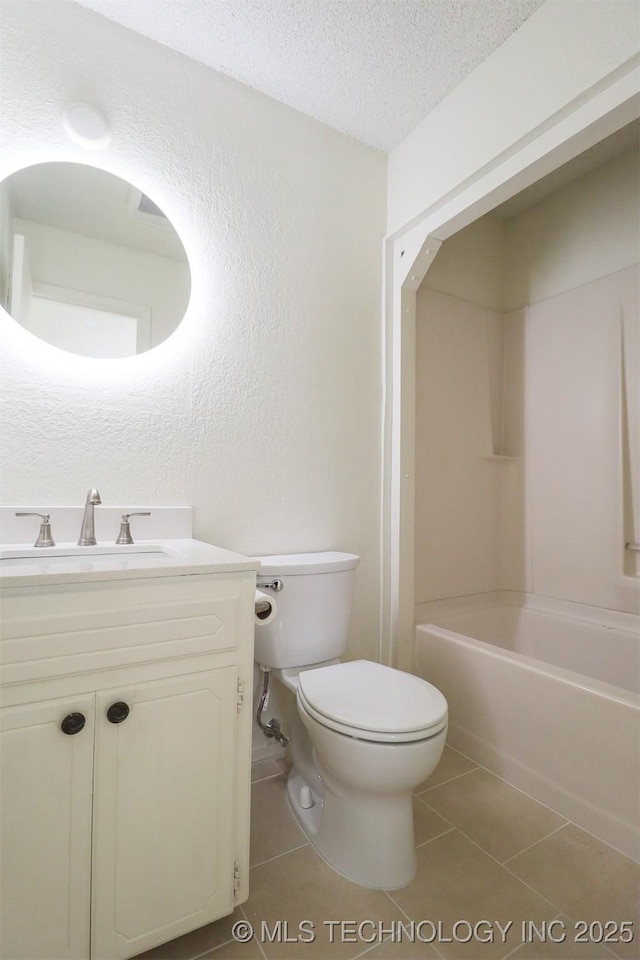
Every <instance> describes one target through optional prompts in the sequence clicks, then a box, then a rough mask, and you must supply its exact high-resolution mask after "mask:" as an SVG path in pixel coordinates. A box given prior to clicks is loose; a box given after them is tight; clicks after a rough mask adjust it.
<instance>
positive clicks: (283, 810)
mask: <svg viewBox="0 0 640 960" xmlns="http://www.w3.org/2000/svg"><path fill="white" fill-rule="evenodd" d="M286 789H287V782H286V780H285V778H284V777H281V776H278V777H272V778H271V779H269V780H261V781H259V782H258V783H254V784H253V787H252V790H251V865H252V866H253V865H255V864H256V863H262V861H263V860H270V859H271V858H272V857H277V856H280V854H282V853H286V851H287V850H293V849H294V848H295V847H299V846H300V844H303V843H306V842H307V838H306V837H305V835H304V833H303V832H302V830H301V829H300V827H299V826H298V824H297V823H296V822H295V820H294V818H293V814H292V813H291V811H290V810H289V803H288V800H287V796H286Z"/></svg>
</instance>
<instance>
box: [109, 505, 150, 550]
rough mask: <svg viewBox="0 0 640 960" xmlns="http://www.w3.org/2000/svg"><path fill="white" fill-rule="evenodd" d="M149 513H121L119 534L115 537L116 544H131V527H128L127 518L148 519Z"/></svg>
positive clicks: (148, 511) (147, 511)
mask: <svg viewBox="0 0 640 960" xmlns="http://www.w3.org/2000/svg"><path fill="white" fill-rule="evenodd" d="M150 516H151V511H150V510H145V511H138V512H137V513H123V514H122V521H121V523H120V533H119V534H118V536H117V537H116V543H133V537H132V536H131V527H130V526H129V517H150Z"/></svg>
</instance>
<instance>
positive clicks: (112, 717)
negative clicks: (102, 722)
mask: <svg viewBox="0 0 640 960" xmlns="http://www.w3.org/2000/svg"><path fill="white" fill-rule="evenodd" d="M128 716H129V706H128V704H126V703H123V701H122V700H118V701H117V703H112V704H111V706H110V707H109V709H108V710H107V720H108V721H109V723H122V721H123V720H126V719H127V717H128Z"/></svg>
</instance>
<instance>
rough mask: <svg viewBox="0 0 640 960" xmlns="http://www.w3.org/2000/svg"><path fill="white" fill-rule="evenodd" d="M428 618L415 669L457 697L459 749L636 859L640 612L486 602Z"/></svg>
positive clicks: (639, 831) (454, 734)
mask: <svg viewBox="0 0 640 960" xmlns="http://www.w3.org/2000/svg"><path fill="white" fill-rule="evenodd" d="M467 605H468V601H467ZM440 606H442V605H440ZM449 606H451V604H449ZM429 619H430V621H431V622H430V623H424V624H420V625H419V626H418V627H417V628H416V673H417V674H418V675H419V676H421V677H424V678H425V679H426V680H429V681H430V682H431V683H434V684H435V685H436V686H437V687H439V689H440V690H442V692H443V693H444V695H445V697H446V698H447V700H448V702H449V716H450V720H449V736H448V742H449V743H450V744H451V746H453V747H455V748H457V749H459V750H460V751H461V752H462V753H465V754H466V755H467V756H469V757H471V758H472V759H474V760H475V761H476V762H477V763H481V764H483V765H484V766H486V767H488V768H489V769H490V770H493V771H494V772H495V773H496V774H498V776H500V777H503V778H504V779H505V780H508V781H509V782H510V783H512V784H514V785H515V786H517V787H519V788H520V789H522V790H524V791H525V792H526V793H528V794H530V795H531V796H533V797H535V798H536V799H537V800H540V801H541V802H542V803H546V804H547V805H548V806H550V807H551V808H552V809H554V810H556V811H557V812H558V813H559V814H561V815H562V816H565V817H567V818H568V819H570V820H573V821H574V822H575V823H577V824H579V825H580V826H582V827H584V829H585V830H588V831H589V832H591V833H593V834H594V835H595V836H597V837H599V838H600V839H602V840H604V841H606V842H607V843H610V844H611V845H612V846H614V847H616V848H617V849H618V850H621V851H622V852H623V853H626V854H627V855H628V856H631V857H633V858H634V859H636V860H637V859H640V824H639V820H640V696H639V695H638V692H637V691H638V686H639V684H640V636H639V634H638V629H637V622H638V621H637V618H633V617H632V616H631V615H615V614H613V615H611V616H610V617H609V615H608V614H607V612H606V611H603V612H602V619H604V620H605V621H606V620H607V619H609V624H608V625H607V624H606V623H602V622H600V623H598V622H590V620H587V619H584V620H583V619H576V618H572V617H568V616H559V615H557V613H546V612H541V611H540V610H534V609H525V608H522V607H517V606H499V605H489V606H483V607H479V608H476V609H459V610H457V611H456V610H449V611H448V612H444V613H443V612H439V613H438V614H431V615H430V617H429Z"/></svg>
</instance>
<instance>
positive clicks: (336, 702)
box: [298, 660, 447, 741]
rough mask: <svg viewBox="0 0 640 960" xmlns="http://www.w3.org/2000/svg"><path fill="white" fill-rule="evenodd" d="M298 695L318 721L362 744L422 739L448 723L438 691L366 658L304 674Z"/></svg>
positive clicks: (441, 696)
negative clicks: (363, 741)
mask: <svg viewBox="0 0 640 960" xmlns="http://www.w3.org/2000/svg"><path fill="white" fill-rule="evenodd" d="M298 697H299V699H300V701H301V704H302V706H303V707H304V708H305V709H306V710H307V712H308V713H310V714H311V715H312V716H313V717H315V719H316V720H318V721H319V722H320V723H323V724H324V725H325V726H328V727H331V728H332V729H335V730H339V731H340V732H343V733H347V734H349V733H351V735H352V736H354V735H355V736H359V737H361V738H362V739H365V740H379V741H383V740H384V741H387V740H388V741H409V740H420V739H423V738H426V737H430V736H434V735H435V734H436V733H437V732H438V731H439V730H441V729H443V728H444V727H445V726H446V723H447V701H446V700H445V698H444V697H443V695H442V694H441V693H440V691H439V690H437V689H436V687H434V686H433V685H432V684H430V683H428V682H427V681H426V680H422V679H421V678H420V677H415V676H414V675H413V674H411V673H404V672H403V671H402V670H395V669H393V668H392V667H385V666H384V665H383V664H381V663H373V662H372V661H370V660H355V661H351V662H348V663H336V664H333V665H331V666H328V667H318V668H316V669H315V670H303V671H302V672H301V673H300V677H299V685H298ZM356 731H357V732H356Z"/></svg>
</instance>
